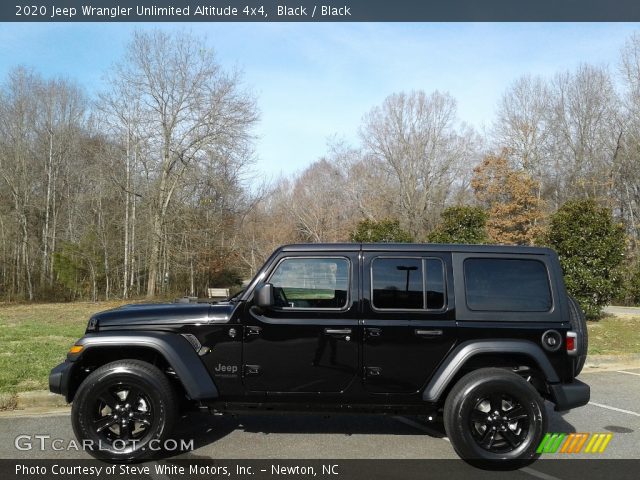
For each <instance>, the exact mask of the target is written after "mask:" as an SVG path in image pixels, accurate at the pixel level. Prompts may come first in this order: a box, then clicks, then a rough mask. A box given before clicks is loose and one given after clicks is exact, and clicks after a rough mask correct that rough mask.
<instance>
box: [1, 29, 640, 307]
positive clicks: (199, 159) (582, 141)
mask: <svg viewBox="0 0 640 480" xmlns="http://www.w3.org/2000/svg"><path fill="white" fill-rule="evenodd" d="M611 61H612V64H611V65H610V66H601V65H589V64H582V65H580V66H578V67H577V68H576V69H574V70H570V71H565V72H558V73H557V74H556V75H553V76H550V77H539V76H534V75H524V76H522V77H520V78H518V79H515V80H514V81H513V82H512V84H511V86H510V87H509V88H508V89H507V90H506V91H505V92H504V93H503V95H502V98H501V100H500V102H499V104H498V105H497V110H496V112H495V115H494V118H493V121H492V123H491V124H490V126H489V127H488V128H487V129H486V131H483V132H478V131H476V130H474V129H473V128H472V127H470V126H469V125H467V124H465V123H464V122H463V121H462V119H460V118H459V116H458V113H457V104H456V100H455V99H454V98H453V97H452V96H451V95H450V94H448V93H446V92H440V91H435V92H424V91H411V92H398V93H392V94H390V95H389V96H388V97H387V98H386V99H385V100H384V101H383V102H382V104H381V105H377V106H373V107H372V108H371V110H370V111H369V112H363V113H364V115H363V118H362V122H361V125H360V127H359V134H358V140H357V141H356V142H352V143H349V142H347V141H344V140H341V139H340V137H339V133H340V132H337V133H338V136H336V137H335V138H333V139H331V141H330V142H329V145H328V147H327V153H326V155H325V156H324V157H323V158H320V159H316V160H315V161H313V163H311V164H310V165H309V166H308V167H307V168H306V169H305V170H304V171H302V172H301V173H298V174H296V175H293V176H289V177H282V178H279V179H277V180H276V181H274V182H272V183H269V184H266V183H264V182H260V181H259V180H258V179H257V177H256V176H255V175H254V174H253V173H252V172H253V170H252V167H253V164H254V163H255V159H256V156H257V155H259V153H260V152H256V151H255V140H256V139H255V134H254V127H255V126H256V124H257V122H259V113H260V112H259V111H258V107H257V104H258V99H257V98H256V97H255V95H254V94H252V93H251V91H250V90H249V89H248V88H247V87H246V85H245V82H246V80H247V79H245V78H243V76H242V74H241V73H240V72H238V71H235V70H229V69H226V68H224V67H223V66H222V65H220V63H218V61H217V60H216V57H215V54H214V52H213V51H212V50H210V49H209V48H208V47H207V46H206V41H205V40H204V39H201V38H198V37H194V36H192V35H191V34H188V33H172V34H169V33H165V32H163V31H160V30H155V31H145V32H136V33H135V34H134V35H133V36H132V38H131V40H130V43H129V45H128V47H127V50H126V53H125V55H124V56H123V58H122V59H121V61H120V62H119V63H118V64H117V65H115V66H113V67H112V68H110V69H109V71H108V73H107V74H106V79H107V80H106V88H105V89H104V91H102V92H100V93H99V94H98V95H96V96H95V98H89V97H88V95H87V93H86V92H85V90H84V89H83V88H82V86H81V85H78V84H77V83H75V82H74V81H72V80H69V79H61V78H54V79H51V78H44V77H43V76H42V75H40V74H39V73H38V72H36V71H34V70H31V69H28V68H25V67H16V68H15V69H13V70H12V71H11V72H10V73H9V74H8V75H7V77H6V78H5V79H4V81H3V83H2V86H1V87H0V298H1V299H4V300H8V301H18V300H77V299H90V300H97V299H110V298H130V297H141V296H147V297H153V296H157V295H160V296H169V295H198V296H204V295H205V294H206V288H207V287H229V286H233V285H237V284H239V283H240V282H241V280H242V279H243V278H247V277H249V276H251V275H252V274H253V273H255V271H256V270H257V269H258V268H259V267H260V265H261V264H262V262H263V261H264V259H265V258H266V257H267V256H268V255H269V254H270V253H271V252H272V251H273V249H274V248H276V247H277V246H279V245H281V244H284V243H292V242H338V241H350V240H354V239H358V238H359V237H358V235H359V233H358V232H360V231H361V230H362V228H363V226H364V227H366V226H367V225H373V226H376V225H377V226H380V225H382V226H384V225H387V226H389V225H391V227H392V230H393V229H394V228H395V229H396V230H398V231H400V232H401V239H403V240H412V241H418V242H423V241H438V240H442V239H445V240H446V239H447V237H446V235H445V236H443V231H444V230H445V229H446V225H447V222H449V223H452V222H453V223H454V224H455V223H457V224H458V227H465V225H466V226H469V225H471V226H472V227H473V226H474V225H475V226H480V227H481V228H480V230H477V229H475V230H474V228H472V230H474V231H475V232H476V233H477V232H480V233H477V235H476V234H474V235H475V236H473V235H472V236H470V237H469V238H470V239H471V240H473V241H477V242H482V243H485V242H487V243H505V244H520V245H532V244H545V242H546V240H545V239H549V238H550V235H549V231H550V228H551V226H552V225H553V224H554V219H558V218H563V217H562V212H563V211H566V210H562V208H563V206H566V205H571V204H572V202H574V203H573V204H575V202H580V201H588V202H591V203H590V205H591V204H592V205H594V207H593V208H598V209H600V210H599V211H606V212H607V214H608V215H610V217H611V219H612V222H613V224H615V225H617V226H619V228H620V231H621V234H622V235H623V236H624V245H623V252H622V253H623V255H624V258H625V261H624V262H623V266H624V271H621V273H620V282H619V287H622V286H624V285H623V284H624V283H625V281H626V282H627V283H628V284H629V285H631V284H633V282H634V281H635V282H639V281H638V277H639V275H640V272H639V269H638V266H637V265H638V261H637V258H638V254H637V253H638V252H637V250H638V216H639V215H640V165H639V159H640V35H633V36H631V37H630V38H628V39H627V41H626V43H625V45H624V46H623V48H622V49H621V51H620V52H619V54H618V55H617V57H616V58H612V60H611ZM249 80H250V79H249ZM309 114H313V113H312V112H310V113H309ZM301 121H303V119H301ZM309 160H312V159H309ZM583 210H584V208H583ZM467 223H468V225H467ZM461 224H465V225H461ZM396 233H397V232H396ZM454 240H455V239H454ZM627 291H629V292H632V289H630V290H629V289H628V290H627ZM621 292H622V290H621ZM620 295H622V296H625V295H626V297H628V298H627V300H628V301H634V300H635V301H637V300H640V299H638V298H635V299H634V298H630V297H629V295H630V296H631V297H633V295H634V294H633V293H631V294H624V293H620V294H619V296H620Z"/></svg>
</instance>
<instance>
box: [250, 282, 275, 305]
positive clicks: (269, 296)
mask: <svg viewBox="0 0 640 480" xmlns="http://www.w3.org/2000/svg"><path fill="white" fill-rule="evenodd" d="M254 298H255V304H256V305H257V306H258V307H261V308H269V307H272V306H273V305H274V303H275V301H274V299H273V285H271V284H270V283H263V284H262V285H260V286H259V287H258V288H256V293H255V297H254Z"/></svg>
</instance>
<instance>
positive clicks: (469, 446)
mask: <svg viewBox="0 0 640 480" xmlns="http://www.w3.org/2000/svg"><path fill="white" fill-rule="evenodd" d="M444 426H445V429H446V431H447V435H448V437H449V439H450V440H451V443H452V445H453V447H454V449H455V450H456V452H457V453H458V455H460V457H462V458H463V459H465V460H466V461H468V462H469V463H472V464H474V465H476V466H480V467H483V468H506V469H509V468H519V467H522V466H524V465H527V464H529V463H531V462H532V461H534V460H535V459H536V458H537V457H538V454H537V453H536V449H537V447H538V445H539V444H540V442H541V440H542V438H543V435H544V433H545V431H546V428H547V416H546V413H545V408H544V400H543V399H542V397H540V394H539V393H538V392H537V390H536V389H535V388H534V387H533V386H532V385H531V384H529V383H528V382H527V381H525V380H524V379H523V378H522V377H520V376H518V375H516V374H515V373H513V372H510V371H508V370H503V369H498V368H483V369H480V370H476V371H474V372H471V373H469V374H467V375H465V376H464V377H462V378H461V379H460V380H459V381H458V382H457V383H456V385H455V386H454V387H453V389H452V390H451V392H450V393H449V395H448V396H447V400H446V402H445V405H444Z"/></svg>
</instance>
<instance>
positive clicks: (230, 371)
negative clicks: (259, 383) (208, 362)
mask: <svg viewBox="0 0 640 480" xmlns="http://www.w3.org/2000/svg"><path fill="white" fill-rule="evenodd" d="M213 370H214V371H215V372H216V373H217V374H218V375H217V376H219V377H224V376H235V375H236V374H237V373H238V366H237V365H222V364H221V363H218V365H216V367H215V368H214V369H213ZM220 374H222V375H220Z"/></svg>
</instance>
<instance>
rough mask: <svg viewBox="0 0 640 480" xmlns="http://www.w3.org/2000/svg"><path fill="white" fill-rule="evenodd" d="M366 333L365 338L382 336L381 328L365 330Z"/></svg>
mask: <svg viewBox="0 0 640 480" xmlns="http://www.w3.org/2000/svg"><path fill="white" fill-rule="evenodd" d="M366 332H367V336H369V337H379V336H380V335H382V329H381V328H367V330H366Z"/></svg>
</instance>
